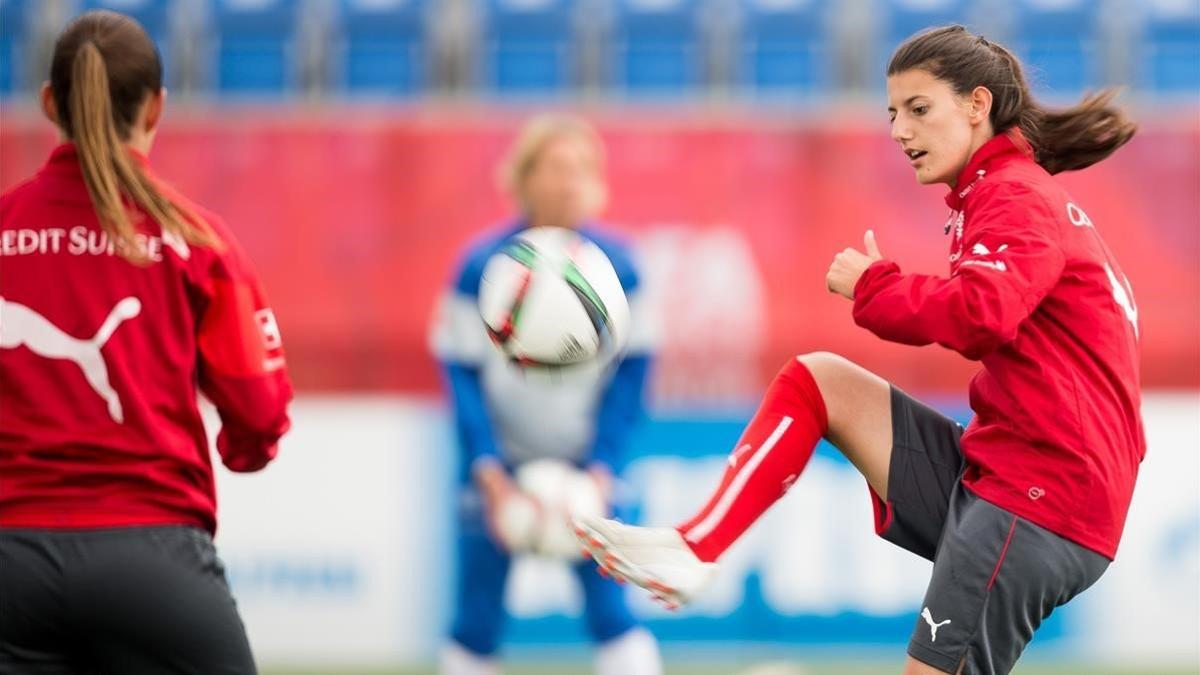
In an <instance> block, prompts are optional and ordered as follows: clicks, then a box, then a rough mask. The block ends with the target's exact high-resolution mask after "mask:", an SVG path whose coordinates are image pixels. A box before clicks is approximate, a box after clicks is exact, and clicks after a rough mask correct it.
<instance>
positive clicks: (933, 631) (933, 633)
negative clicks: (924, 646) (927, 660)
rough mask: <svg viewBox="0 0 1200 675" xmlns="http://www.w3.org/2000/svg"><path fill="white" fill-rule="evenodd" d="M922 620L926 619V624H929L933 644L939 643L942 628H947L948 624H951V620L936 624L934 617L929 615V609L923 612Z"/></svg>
mask: <svg viewBox="0 0 1200 675" xmlns="http://www.w3.org/2000/svg"><path fill="white" fill-rule="evenodd" d="M921 618H922V619H925V623H927V624H929V634H930V635H931V636H932V639H931V640H930V641H931V642H937V631H938V629H939V628H941V627H942V626H945V625H946V624H948V623H950V619H946V620H945V621H938V622H936V623H934V621H933V615H932V614H930V613H929V608H928V607H926V608H925V609H922V610H921Z"/></svg>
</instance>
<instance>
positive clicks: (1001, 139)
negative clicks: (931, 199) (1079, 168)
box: [946, 127, 1033, 211]
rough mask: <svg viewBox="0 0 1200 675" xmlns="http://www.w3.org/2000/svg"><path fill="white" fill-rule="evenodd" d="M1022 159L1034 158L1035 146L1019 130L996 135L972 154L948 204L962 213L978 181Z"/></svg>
mask: <svg viewBox="0 0 1200 675" xmlns="http://www.w3.org/2000/svg"><path fill="white" fill-rule="evenodd" d="M1020 156H1025V157H1028V158H1029V159H1033V147H1032V146H1030V144H1029V141H1027V140H1026V139H1025V135H1024V134H1022V133H1021V130H1020V129H1019V128H1017V127H1013V128H1012V129H1009V130H1008V131H1006V132H1004V133H1002V134H997V135H995V136H993V137H992V138H991V139H990V140H989V141H988V142H987V143H984V144H983V145H982V146H980V147H979V149H978V150H976V151H975V154H974V155H971V159H970V160H969V161H968V162H967V165H966V166H964V167H963V169H962V171H961V172H959V174H958V180H956V181H954V187H953V188H952V189H951V190H950V192H949V193H947V194H946V205H947V206H949V207H950V208H952V209H954V210H955V211H961V210H962V205H963V200H964V199H966V197H967V195H969V194H971V192H972V191H973V190H974V189H975V186H976V185H977V184H978V183H979V181H981V180H983V179H984V176H986V175H987V173H988V171H990V170H992V169H993V168H995V167H997V166H998V165H1000V164H1002V163H1007V161H1008V160H1010V159H1012V158H1014V157H1020Z"/></svg>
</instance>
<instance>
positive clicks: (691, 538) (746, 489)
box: [676, 359, 829, 562]
mask: <svg viewBox="0 0 1200 675" xmlns="http://www.w3.org/2000/svg"><path fill="white" fill-rule="evenodd" d="M828 426H829V420H828V418H827V414H826V411H825V399H824V398H822V397H821V391H820V389H818V388H817V382H816V380H814V379H813V376H812V373H810V372H809V371H808V367H807V366H805V365H804V364H803V363H801V362H800V360H799V359H792V360H791V361H790V362H788V364H787V365H786V366H784V367H783V369H782V370H781V371H779V374H778V375H776V376H775V379H774V380H773V381H772V382H771V386H769V387H768V388H767V393H766V395H765V396H763V401H762V403H761V404H760V405H759V407H758V411H757V412H755V413H754V419H752V420H750V424H749V425H748V426H747V427H746V430H745V431H743V432H742V437H741V439H740V440H738V444H737V446H736V448H735V449H734V451H733V453H732V454H731V455H730V456H729V467H728V468H727V469H726V470H725V475H724V477H723V478H722V479H721V485H720V486H719V487H718V488H717V491H716V492H714V493H713V495H712V497H711V498H709V500H708V503H707V504H705V505H704V508H703V509H701V510H700V512H699V513H697V514H696V515H695V516H693V517H692V519H691V520H689V521H687V522H686V523H684V524H682V525H680V526H678V528H676V529H678V530H679V533H680V534H682V535H683V538H684V541H686V542H687V543H688V545H689V546H691V547H692V550H693V551H694V552H695V553H696V555H697V556H698V557H699V558H700V559H701V560H703V561H705V562H712V561H714V560H716V559H717V558H718V557H719V556H720V555H721V554H722V553H724V552H725V549H727V548H729V547H730V546H731V545H732V544H733V542H734V541H736V540H737V538H738V537H740V536H742V533H743V532H745V531H746V529H747V528H749V527H750V525H752V524H753V523H754V521H756V520H758V518H759V516H761V515H762V514H763V512H764V511H766V510H767V508H769V507H770V506H771V504H774V503H775V500H777V499H779V498H780V497H782V496H783V495H784V493H786V492H787V491H788V488H790V487H791V486H792V483H794V482H796V479H797V478H799V477H800V472H801V471H803V470H804V467H805V465H807V464H808V460H809V458H810V457H812V453H813V450H814V449H815V448H816V447H817V441H819V440H821V437H822V436H824V435H825V432H826V429H827V428H828Z"/></svg>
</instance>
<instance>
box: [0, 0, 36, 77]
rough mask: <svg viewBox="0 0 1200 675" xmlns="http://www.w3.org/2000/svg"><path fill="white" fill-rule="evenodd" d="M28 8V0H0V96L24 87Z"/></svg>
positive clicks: (27, 47)
mask: <svg viewBox="0 0 1200 675" xmlns="http://www.w3.org/2000/svg"><path fill="white" fill-rule="evenodd" d="M31 5H33V3H32V2H29V1H28V0H0V96H7V95H8V94H11V93H13V92H14V91H16V90H17V89H20V88H22V87H24V86H25V77H24V75H25V56H26V55H27V54H28V53H29V45H28V41H29V32H28V31H29V18H30V11H29V8H30V6H31Z"/></svg>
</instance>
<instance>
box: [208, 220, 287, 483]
mask: <svg viewBox="0 0 1200 675" xmlns="http://www.w3.org/2000/svg"><path fill="white" fill-rule="evenodd" d="M221 239H222V245H221V246H220V248H219V249H218V250H211V251H209V250H205V251H204V254H205V257H206V258H207V260H206V261H205V264H203V265H202V267H201V268H200V269H199V273H198V275H197V277H198V278H196V279H195V280H194V288H193V293H194V294H195V296H196V297H195V302H194V306H195V307H197V308H198V312H197V323H196V325H197V340H196V342H197V357H198V361H199V363H198V364H197V372H198V377H199V382H198V384H199V386H200V390H201V391H203V392H204V394H205V396H207V397H208V399H209V400H210V401H212V403H213V405H215V406H216V408H217V412H218V413H219V415H220V417H221V431H220V432H219V433H218V435H217V452H218V453H219V454H220V455H221V461H222V462H224V464H225V466H226V467H228V468H229V469H230V470H232V471H257V470H258V469H261V468H262V467H264V466H266V464H267V463H268V462H270V461H271V460H272V459H274V458H275V455H276V452H277V450H278V442H279V439H280V437H282V436H283V434H284V433H285V432H287V430H288V429H289V428H290V426H291V420H290V419H289V418H288V412H287V406H288V402H289V401H290V400H291V398H292V385H291V381H290V380H289V378H288V375H287V368H286V364H285V361H284V355H283V342H282V339H281V337H280V332H279V325H278V324H277V323H276V321H275V315H274V313H273V312H272V311H271V308H270V306H269V305H268V304H267V300H266V297H265V296H264V294H263V291H262V287H261V286H260V284H259V282H258V279H257V278H256V275H255V274H254V271H253V269H252V268H251V267H250V264H249V261H248V260H247V258H246V256H245V254H244V253H243V252H242V251H241V248H240V247H239V246H238V244H237V242H236V241H235V240H234V239H233V237H232V236H231V235H229V234H228V233H221ZM195 253H196V254H197V255H199V253H200V252H199V251H196V252H195Z"/></svg>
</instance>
